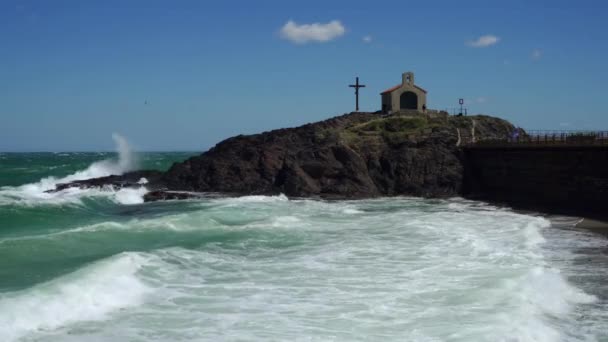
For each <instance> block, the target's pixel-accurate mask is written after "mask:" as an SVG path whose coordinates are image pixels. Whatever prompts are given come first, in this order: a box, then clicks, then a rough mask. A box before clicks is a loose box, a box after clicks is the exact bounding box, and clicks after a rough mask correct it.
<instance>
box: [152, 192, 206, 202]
mask: <svg viewBox="0 0 608 342" xmlns="http://www.w3.org/2000/svg"><path fill="white" fill-rule="evenodd" d="M201 197H203V196H201V194H196V193H192V192H180V191H168V190H155V191H150V192H148V193H147V194H145V195H144V202H155V201H167V200H184V199H192V198H201Z"/></svg>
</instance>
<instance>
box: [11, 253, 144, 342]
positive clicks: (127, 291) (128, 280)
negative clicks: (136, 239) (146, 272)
mask: <svg viewBox="0 0 608 342" xmlns="http://www.w3.org/2000/svg"><path fill="white" fill-rule="evenodd" d="M147 260H148V259H147V257H146V256H145V255H143V254H141V253H123V254H119V255H116V256H114V257H111V258H109V259H107V260H102V261H99V262H96V263H94V264H92V265H89V266H87V267H84V268H83V269H81V270H78V271H76V272H74V273H71V274H68V275H65V276H62V277H59V278H57V279H54V280H52V281H50V282H48V283H43V284H40V285H36V286H34V287H32V288H29V289H26V290H23V291H19V292H16V293H8V294H4V295H0V336H1V337H2V340H3V341H7V342H8V341H16V340H18V339H19V338H21V337H23V336H25V335H28V334H31V333H40V332H44V331H53V330H55V329H58V328H62V327H64V326H66V325H68V324H71V323H74V322H81V321H95V320H103V319H107V318H108V315H109V314H111V313H112V312H115V311H117V310H121V309H125V308H128V307H132V306H136V305H140V304H141V303H142V302H143V300H144V298H145V295H146V294H147V293H150V292H151V291H152V290H151V288H150V287H149V286H148V285H146V284H145V283H144V282H143V281H141V280H140V279H139V278H138V276H137V273H138V272H139V271H140V269H141V268H142V267H143V266H144V265H146V263H147Z"/></svg>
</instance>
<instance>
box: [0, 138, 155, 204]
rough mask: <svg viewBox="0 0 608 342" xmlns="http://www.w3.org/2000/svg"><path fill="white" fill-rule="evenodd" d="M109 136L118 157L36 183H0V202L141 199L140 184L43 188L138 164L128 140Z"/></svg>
mask: <svg viewBox="0 0 608 342" xmlns="http://www.w3.org/2000/svg"><path fill="white" fill-rule="evenodd" d="M112 139H113V140H114V143H115V145H116V151H117V153H118V159H116V160H114V159H107V160H102V161H98V162H94V163H93V164H91V165H90V166H89V167H87V168H86V169H85V170H81V171H78V172H75V173H73V174H71V175H68V176H65V177H62V178H55V177H47V178H43V179H41V180H40V181H38V182H36V183H30V184H24V185H21V186H16V187H11V186H4V187H0V205H15V204H17V205H40V204H45V205H53V204H66V203H80V199H81V198H83V197H93V196H105V197H110V198H111V199H113V200H115V201H116V202H117V203H121V204H137V203H142V202H143V195H144V194H145V193H146V190H145V188H144V187H143V186H142V188H140V189H137V190H133V189H121V190H118V191H115V190H114V189H110V188H106V189H78V188H69V189H65V190H62V191H59V192H54V193H47V192H46V191H47V190H52V189H55V186H56V185H57V184H61V183H69V182H73V181H78V180H85V179H91V178H98V177H106V176H110V175H122V174H123V173H125V172H129V171H133V170H135V169H136V168H137V158H136V157H135V155H134V154H133V152H132V150H131V148H130V146H129V143H128V142H127V140H126V139H125V138H124V137H122V136H120V135H118V134H113V135H112ZM146 183H147V180H146V179H144V178H142V179H141V180H140V184H142V185H145V184H146Z"/></svg>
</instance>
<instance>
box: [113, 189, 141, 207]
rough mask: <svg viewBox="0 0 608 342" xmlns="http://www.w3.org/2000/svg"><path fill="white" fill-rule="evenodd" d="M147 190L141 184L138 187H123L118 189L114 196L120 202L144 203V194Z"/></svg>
mask: <svg viewBox="0 0 608 342" xmlns="http://www.w3.org/2000/svg"><path fill="white" fill-rule="evenodd" d="M147 192H148V190H147V189H146V188H144V187H143V186H142V187H140V188H138V189H130V188H124V189H120V190H118V191H117V192H116V194H115V195H114V198H115V199H116V201H117V202H118V203H120V204H140V203H144V195H145V194H146V193H147Z"/></svg>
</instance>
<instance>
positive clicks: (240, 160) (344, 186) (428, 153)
mask: <svg viewBox="0 0 608 342" xmlns="http://www.w3.org/2000/svg"><path fill="white" fill-rule="evenodd" d="M514 130H515V128H514V127H513V125H511V124H510V123H508V122H507V121H504V120H502V119H498V118H492V117H488V116H469V117H453V116H452V117H450V116H448V115H447V114H445V113H444V114H441V115H437V114H435V115H434V116H432V117H431V116H427V115H411V114H410V115H398V114H397V115H389V116H383V115H381V114H379V113H350V114H345V115H342V116H339V117H335V118H332V119H329V120H325V121H321V122H316V123H311V124H307V125H303V126H300V127H295V128H287V129H278V130H274V131H270V132H264V133H260V134H255V135H247V136H245V135H239V136H236V137H232V138H229V139H227V140H224V141H222V142H220V143H218V144H217V145H216V146H215V147H213V148H211V149H210V150H209V151H207V152H204V153H203V154H201V155H199V156H195V157H191V158H189V159H188V160H186V161H184V162H180V163H175V164H174V165H173V166H172V167H171V168H170V169H169V170H168V171H167V172H165V173H159V172H156V171H139V172H133V173H128V174H125V175H123V176H110V177H104V178H98V179H92V180H86V181H78V182H73V183H69V184H61V185H59V186H58V187H57V189H56V190H55V191H59V190H62V189H65V188H68V187H74V186H76V187H91V186H95V187H97V186H106V185H108V184H109V185H111V186H113V187H114V188H122V187H125V186H141V184H139V180H140V178H142V177H143V178H146V179H147V180H148V182H149V183H148V184H147V185H146V187H148V188H149V189H150V190H152V191H151V192H150V193H148V194H147V195H146V198H145V200H147V201H154V200H166V199H185V198H192V197H193V196H195V197H196V196H199V195H197V194H196V193H225V194H235V195H245V194H247V195H249V194H264V195H270V194H279V193H283V194H285V195H287V196H292V197H324V198H362V197H375V196H394V195H412V196H424V197H445V196H455V195H459V194H460V193H461V190H462V186H463V174H464V171H463V161H462V150H461V148H460V146H461V145H463V144H466V143H467V142H468V141H470V140H471V139H473V138H474V139H505V138H508V137H510V136H511V134H512V133H513V131H514Z"/></svg>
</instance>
